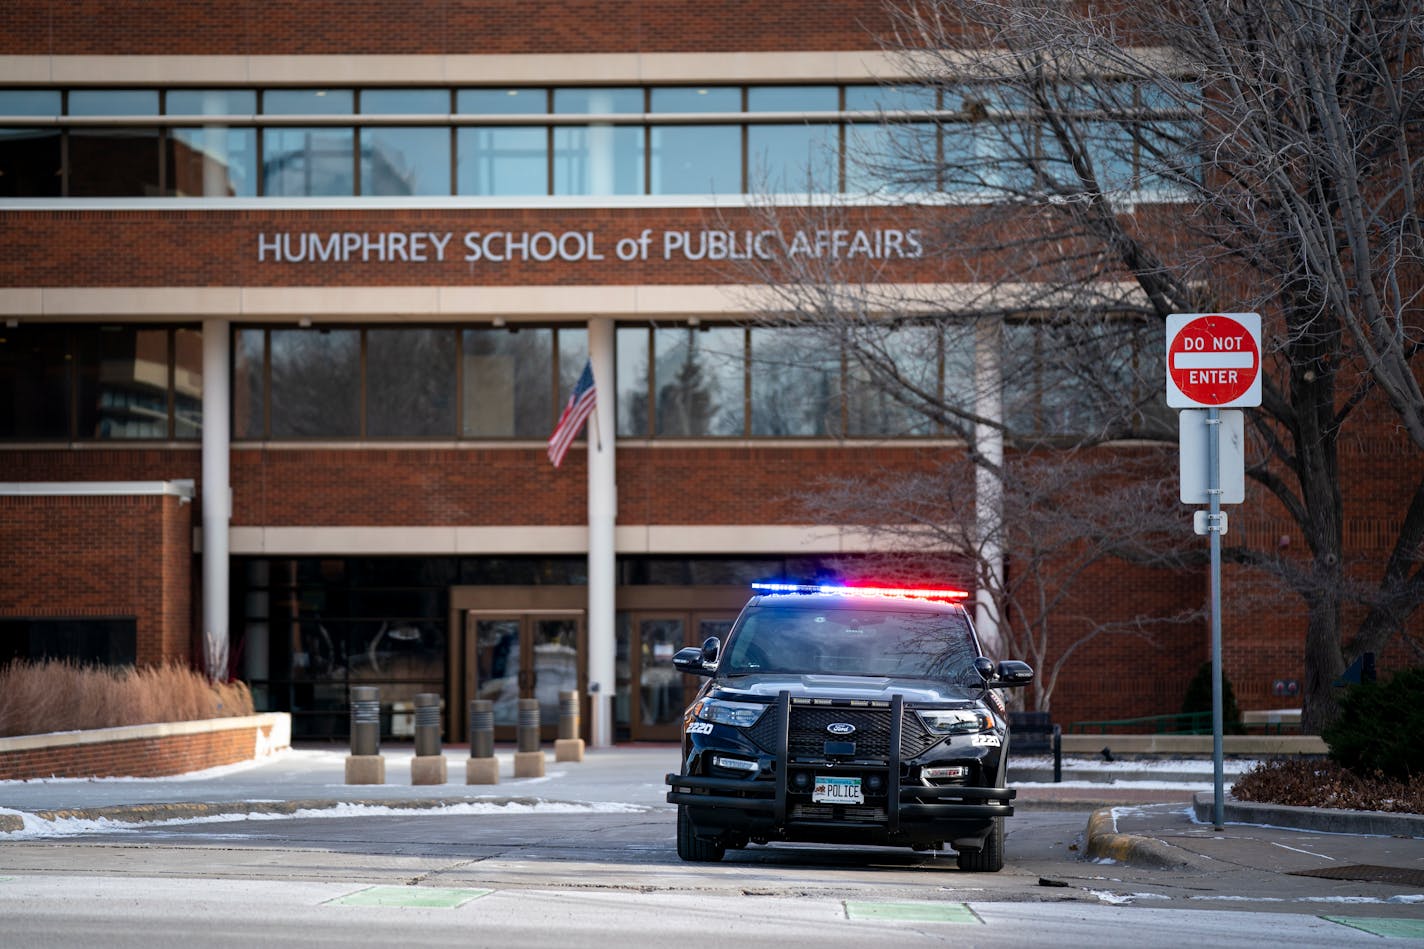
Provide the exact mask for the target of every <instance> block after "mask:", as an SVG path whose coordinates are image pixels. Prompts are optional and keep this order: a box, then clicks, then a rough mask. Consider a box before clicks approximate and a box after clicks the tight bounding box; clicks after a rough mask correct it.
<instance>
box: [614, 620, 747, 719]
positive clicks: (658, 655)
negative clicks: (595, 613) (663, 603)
mask: <svg viewBox="0 0 1424 949" xmlns="http://www.w3.org/2000/svg"><path fill="white" fill-rule="evenodd" d="M735 618H736V616H735V614H731V615H728V614H725V613H685V612H661V611H660V612H646V613H644V612H635V613H632V614H631V615H630V623H629V631H630V646H631V648H630V650H629V652H630V655H629V660H630V669H629V672H630V683H629V693H630V695H629V698H630V703H631V708H630V710H629V711H630V714H629V736H630V737H631V738H632V739H633V740H634V741H677V740H678V739H679V738H680V737H681V728H682V713H683V710H684V709H686V708H687V704H688V703H689V702H691V701H692V697H693V696H694V695H696V694H697V689H698V688H699V687H700V685H701V680H700V679H698V678H697V677H696V676H689V675H683V674H682V673H681V672H678V671H677V670H676V669H675V668H673V664H672V657H673V655H674V654H675V653H676V652H677V651H678V650H679V649H681V648H683V647H684V646H698V645H701V644H702V641H703V640H704V639H706V638H707V637H708V636H716V637H717V638H718V639H720V640H724V641H725V639H726V637H727V632H728V631H729V630H730V629H731V628H732V621H733V620H734V619H735Z"/></svg>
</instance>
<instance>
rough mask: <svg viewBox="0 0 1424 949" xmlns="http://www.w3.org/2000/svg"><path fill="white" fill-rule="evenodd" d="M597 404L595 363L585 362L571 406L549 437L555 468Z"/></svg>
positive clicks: (567, 407) (551, 456)
mask: <svg viewBox="0 0 1424 949" xmlns="http://www.w3.org/2000/svg"><path fill="white" fill-rule="evenodd" d="M597 404H598V388H597V387H596V386H595V385H594V384H593V363H592V362H585V363H584V364H583V372H581V373H579V377H578V383H577V384H576V385H575V386H574V391H573V394H571V395H570V396H569V404H568V405H566V406H564V414H562V415H560V416H559V424H557V425H555V426H554V433H553V434H552V435H550V436H549V460H550V461H552V462H553V463H554V467H555V468H557V467H559V463H560V462H562V461H563V460H564V454H565V453H566V452H567V451H568V450H569V446H570V445H571V444H573V441H574V437H575V436H577V435H578V433H579V429H581V428H583V423H584V422H585V421H586V420H587V419H588V417H589V415H590V414H592V412H593V408H594V406H595V405H597Z"/></svg>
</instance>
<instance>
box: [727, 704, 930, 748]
mask: <svg viewBox="0 0 1424 949" xmlns="http://www.w3.org/2000/svg"><path fill="white" fill-rule="evenodd" d="M832 722H846V723H848V724H851V725H854V726H855V731H854V733H852V734H850V735H832V734H831V733H830V732H828V731H826V726H827V725H829V724H831V723H832ZM890 724H891V720H890V709H888V708H852V707H850V706H848V705H802V704H799V703H795V704H792V706H791V728H790V733H789V735H788V736H787V737H788V748H787V751H788V753H789V754H790V755H791V757H793V758H817V759H820V758H824V757H825V756H826V754H825V746H826V742H827V741H853V742H855V757H857V758H880V759H888V758H889V757H890ZM780 730H781V720H780V716H778V715H777V714H776V709H775V706H773V707H772V708H769V709H767V712H766V714H765V715H763V716H762V717H761V718H760V719H759V720H758V721H757V723H756V724H755V725H753V726H752V727H751V728H750V729H748V730H747V737H748V738H750V739H751V740H752V741H754V742H756V744H757V746H758V747H759V748H762V749H763V750H765V751H766V752H767V753H768V754H776V752H777V743H778V739H779V732H780ZM943 740H944V739H943V737H942V736H939V735H934V734H931V733H930V732H928V731H926V729H925V727H924V725H922V724H921V723H920V718H919V716H918V715H916V714H915V713H914V712H912V711H910V710H909V709H906V710H905V714H904V718H903V720H902V723H901V727H900V757H901V759H903V760H908V759H911V758H916V757H919V756H920V755H922V754H924V753H925V752H926V751H928V750H929V749H930V748H933V747H934V746H935V745H937V744H939V742H941V741H943Z"/></svg>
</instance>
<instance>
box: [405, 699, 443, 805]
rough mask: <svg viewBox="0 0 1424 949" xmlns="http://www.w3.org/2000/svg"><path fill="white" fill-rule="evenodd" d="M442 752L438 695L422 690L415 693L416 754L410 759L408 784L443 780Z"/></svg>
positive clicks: (437, 782)
mask: <svg viewBox="0 0 1424 949" xmlns="http://www.w3.org/2000/svg"><path fill="white" fill-rule="evenodd" d="M446 774H447V772H446V764H445V756H444V755H442V754H441V753H440V696H439V695H438V694H436V693H434V692H421V693H419V694H418V695H416V697H415V757H413V758H411V759H410V783H411V784H444V783H445V780H446Z"/></svg>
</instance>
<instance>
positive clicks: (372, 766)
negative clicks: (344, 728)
mask: <svg viewBox="0 0 1424 949" xmlns="http://www.w3.org/2000/svg"><path fill="white" fill-rule="evenodd" d="M346 783H347V784H385V783H386V759H385V757H384V756H382V754H381V690H380V689H378V688H376V687H375V686H371V685H357V686H353V687H352V689H351V754H350V755H348V756H347V757H346Z"/></svg>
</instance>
